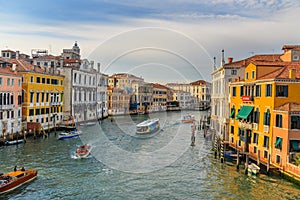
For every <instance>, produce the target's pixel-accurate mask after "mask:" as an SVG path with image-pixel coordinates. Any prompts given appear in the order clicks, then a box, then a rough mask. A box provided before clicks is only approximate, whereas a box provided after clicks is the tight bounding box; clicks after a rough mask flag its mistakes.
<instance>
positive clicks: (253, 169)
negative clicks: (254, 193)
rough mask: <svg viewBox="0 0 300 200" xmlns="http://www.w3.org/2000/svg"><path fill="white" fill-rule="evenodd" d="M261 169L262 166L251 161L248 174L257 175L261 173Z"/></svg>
mask: <svg viewBox="0 0 300 200" xmlns="http://www.w3.org/2000/svg"><path fill="white" fill-rule="evenodd" d="M259 171H260V167H259V166H257V165H256V164H254V163H251V164H250V165H248V174H251V175H257V174H259Z"/></svg>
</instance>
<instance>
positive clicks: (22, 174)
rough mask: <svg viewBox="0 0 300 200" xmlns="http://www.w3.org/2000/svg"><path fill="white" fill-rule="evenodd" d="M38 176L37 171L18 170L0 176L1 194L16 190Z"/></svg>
mask: <svg viewBox="0 0 300 200" xmlns="http://www.w3.org/2000/svg"><path fill="white" fill-rule="evenodd" d="M36 177H37V171H36V170H33V169H30V170H24V171H22V170H18V171H13V172H9V173H6V174H2V175H1V176H0V194H2V193H5V192H9V191H11V190H14V189H16V188H18V187H20V186H21V185H23V184H25V183H27V182H29V181H32V180H33V179H34V178H36Z"/></svg>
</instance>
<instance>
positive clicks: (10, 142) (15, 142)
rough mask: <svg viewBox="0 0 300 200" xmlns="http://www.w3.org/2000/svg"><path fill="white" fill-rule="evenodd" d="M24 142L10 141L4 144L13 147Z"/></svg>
mask: <svg viewBox="0 0 300 200" xmlns="http://www.w3.org/2000/svg"><path fill="white" fill-rule="evenodd" d="M23 142H24V140H23V139H21V140H12V141H6V142H5V143H4V144H5V145H14V144H20V143H23Z"/></svg>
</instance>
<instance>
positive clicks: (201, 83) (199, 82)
mask: <svg viewBox="0 0 300 200" xmlns="http://www.w3.org/2000/svg"><path fill="white" fill-rule="evenodd" d="M206 83H207V82H206V81H204V80H198V81H194V82H191V83H190V85H203V84H206Z"/></svg>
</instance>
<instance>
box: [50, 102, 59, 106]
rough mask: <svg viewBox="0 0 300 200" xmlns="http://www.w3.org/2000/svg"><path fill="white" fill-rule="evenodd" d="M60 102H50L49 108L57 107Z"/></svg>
mask: <svg viewBox="0 0 300 200" xmlns="http://www.w3.org/2000/svg"><path fill="white" fill-rule="evenodd" d="M59 105H61V102H50V106H59Z"/></svg>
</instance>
